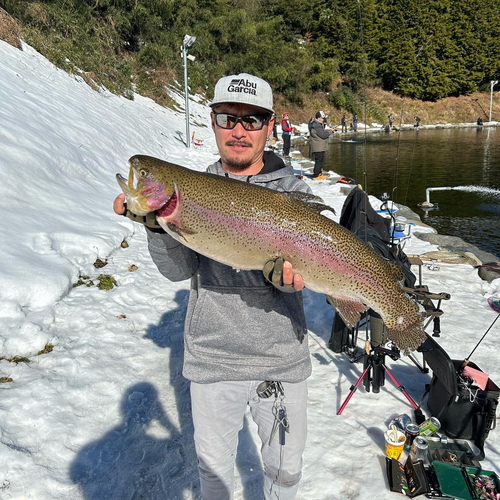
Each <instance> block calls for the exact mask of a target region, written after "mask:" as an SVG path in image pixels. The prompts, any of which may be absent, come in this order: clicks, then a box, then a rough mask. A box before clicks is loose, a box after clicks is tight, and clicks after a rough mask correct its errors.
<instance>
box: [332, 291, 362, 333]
mask: <svg viewBox="0 0 500 500" xmlns="http://www.w3.org/2000/svg"><path fill="white" fill-rule="evenodd" d="M327 300H328V302H330V304H331V305H332V306H333V307H334V308H335V310H336V311H337V312H338V313H339V315H340V317H341V318H342V319H343V320H344V323H345V324H346V325H347V326H349V327H351V328H353V327H354V326H355V325H356V323H358V321H359V320H360V318H361V313H363V312H365V311H367V310H368V306H366V305H365V304H363V303H362V302H360V301H359V300H355V299H351V298H349V297H340V298H339V297H332V296H331V295H327Z"/></svg>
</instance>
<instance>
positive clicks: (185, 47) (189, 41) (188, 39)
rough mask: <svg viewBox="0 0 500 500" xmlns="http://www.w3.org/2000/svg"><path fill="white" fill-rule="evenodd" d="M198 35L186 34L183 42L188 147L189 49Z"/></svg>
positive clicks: (189, 145) (187, 141)
mask: <svg viewBox="0 0 500 500" xmlns="http://www.w3.org/2000/svg"><path fill="white" fill-rule="evenodd" d="M195 40H196V37H195V36H190V35H185V36H184V41H183V42H182V46H181V52H182V57H183V59H184V100H185V106H184V107H185V109H186V146H187V147H188V148H190V147H191V138H190V137H189V92H188V69H187V59H188V55H187V51H188V49H189V47H191V45H193V43H194V42H195ZM189 60H190V61H194V57H193V56H189Z"/></svg>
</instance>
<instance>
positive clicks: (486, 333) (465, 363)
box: [460, 314, 500, 370]
mask: <svg viewBox="0 0 500 500" xmlns="http://www.w3.org/2000/svg"><path fill="white" fill-rule="evenodd" d="M498 318H500V314H498V315H497V317H496V318H495V319H494V320H493V323H491V325H490V327H489V328H488V329H487V330H486V332H485V334H484V335H483V336H482V337H481V339H480V340H479V342H478V343H477V344H476V347H474V349H472V351H471V353H470V354H469V355H468V356H467V357H466V358H465V359H464V362H463V363H462V365H461V366H460V370H463V369H464V368H465V367H466V366H467V365H468V364H469V359H470V357H471V356H472V355H473V354H474V351H475V350H476V349H477V348H478V347H479V344H480V343H481V342H482V341H483V340H484V337H486V335H488V332H489V331H490V330H491V329H492V328H493V325H494V324H495V323H496V321H497V319H498Z"/></svg>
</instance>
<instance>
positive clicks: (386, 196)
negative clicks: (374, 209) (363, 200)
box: [380, 191, 391, 203]
mask: <svg viewBox="0 0 500 500" xmlns="http://www.w3.org/2000/svg"><path fill="white" fill-rule="evenodd" d="M390 199H391V195H390V194H389V193H388V192H387V191H384V192H383V193H382V194H381V195H380V201H383V202H384V203H386V202H388V201H389V200H390Z"/></svg>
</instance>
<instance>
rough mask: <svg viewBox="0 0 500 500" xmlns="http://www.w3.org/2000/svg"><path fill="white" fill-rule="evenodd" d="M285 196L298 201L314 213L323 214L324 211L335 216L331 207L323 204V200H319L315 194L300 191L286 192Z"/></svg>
mask: <svg viewBox="0 0 500 500" xmlns="http://www.w3.org/2000/svg"><path fill="white" fill-rule="evenodd" d="M285 194H286V195H287V196H288V197H289V198H292V199H294V200H297V201H300V202H301V203H304V204H305V205H307V206H308V207H309V208H310V209H311V210H314V211H315V212H318V213H321V212H324V211H325V210H329V211H330V212H333V214H336V212H335V210H334V209H333V208H332V207H330V206H328V205H326V204H325V202H324V201H323V198H320V197H319V196H316V195H315V194H311V193H303V192H302V191H291V192H287V193H285Z"/></svg>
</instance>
